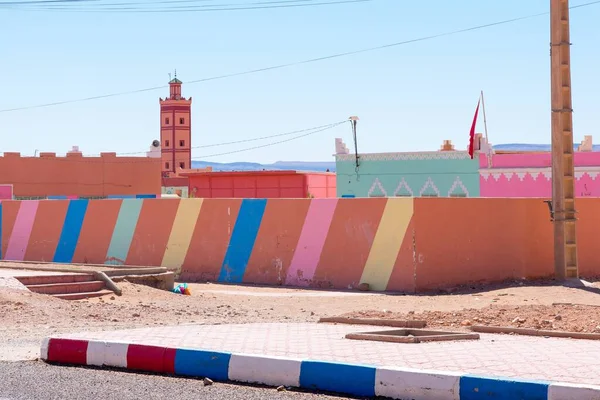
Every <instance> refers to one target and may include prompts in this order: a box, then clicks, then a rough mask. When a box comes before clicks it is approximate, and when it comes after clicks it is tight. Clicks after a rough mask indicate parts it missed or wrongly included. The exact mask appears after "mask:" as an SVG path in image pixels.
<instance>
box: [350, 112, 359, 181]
mask: <svg viewBox="0 0 600 400" xmlns="http://www.w3.org/2000/svg"><path fill="white" fill-rule="evenodd" d="M348 119H349V120H350V123H351V124H352V136H353V137H354V156H355V158H356V172H358V167H359V166H360V163H359V161H358V159H359V158H360V156H359V155H358V141H357V138H356V123H357V122H358V117H356V116H353V117H350V118H348Z"/></svg>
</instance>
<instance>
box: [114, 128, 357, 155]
mask: <svg viewBox="0 0 600 400" xmlns="http://www.w3.org/2000/svg"><path fill="white" fill-rule="evenodd" d="M344 122H346V121H342V122H335V123H333V124H327V125H321V126H315V127H313V128H308V129H301V130H297V131H292V132H285V133H277V134H275V135H268V136H260V137H255V138H250V139H243V140H236V141H233V142H222V143H213V144H206V145H202V146H192V147H190V149H191V150H194V149H207V148H210V147H221V146H229V145H232V144H241V143H248V142H256V141H259V140H265V139H272V138H276V137H282V136H289V135H294V134H297V133H304V132H308V131H314V130H315V129H321V128H325V130H327V129H331V128H334V127H336V126H338V125H340V124H343V123H344ZM319 132H321V131H319ZM313 133H315V132H313ZM146 152H147V150H146V151H133V152H127V153H117V154H118V155H133V154H145V153H146Z"/></svg>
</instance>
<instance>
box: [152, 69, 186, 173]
mask: <svg viewBox="0 0 600 400" xmlns="http://www.w3.org/2000/svg"><path fill="white" fill-rule="evenodd" d="M182 83H183V82H181V81H180V80H179V79H177V71H175V77H174V78H173V79H171V80H170V81H169V89H170V93H169V97H168V98H165V99H162V98H161V99H160V100H159V103H160V147H161V153H162V172H163V177H165V178H166V177H175V176H178V175H179V173H180V172H181V170H183V169H190V168H191V167H192V166H191V163H192V152H191V149H192V143H191V141H192V98H191V97H190V98H189V99H186V98H184V97H182V96H181V85H182Z"/></svg>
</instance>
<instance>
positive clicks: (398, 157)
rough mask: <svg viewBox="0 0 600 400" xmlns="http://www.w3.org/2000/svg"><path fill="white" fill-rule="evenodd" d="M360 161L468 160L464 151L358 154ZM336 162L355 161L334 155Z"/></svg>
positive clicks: (467, 155) (345, 156)
mask: <svg viewBox="0 0 600 400" xmlns="http://www.w3.org/2000/svg"><path fill="white" fill-rule="evenodd" d="M359 158H360V160H361V161H414V160H420V161H423V160H470V159H471V156H470V155H469V153H468V152H466V151H422V152H411V153H367V154H359ZM335 159H336V161H352V162H354V161H356V156H355V155H354V154H336V155H335Z"/></svg>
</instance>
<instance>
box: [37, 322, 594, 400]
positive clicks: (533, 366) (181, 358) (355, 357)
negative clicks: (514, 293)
mask: <svg viewBox="0 0 600 400" xmlns="http://www.w3.org/2000/svg"><path fill="white" fill-rule="evenodd" d="M384 329H386V328H383V329H382V327H369V326H349V325H333V324H312V323H305V324H247V325H184V326H173V327H157V328H146V329H137V330H127V331H115V332H99V333H93V332H87V333H80V334H70V335H65V336H60V337H56V338H53V339H50V341H49V342H48V341H46V342H45V344H44V346H43V348H42V359H45V360H46V359H47V360H49V361H58V362H69V363H75V364H87V365H108V366H116V367H125V368H133V369H147V368H143V365H141V364H143V363H141V364H140V363H139V362H138V364H136V361H135V360H134V358H135V357H136V354H138V353H139V354H138V356H139V355H140V354H141V356H143V357H146V358H147V357H149V356H148V354H150V352H148V351H141V350H140V349H141V347H140V346H129V347H128V345H143V346H155V347H156V348H157V349H162V350H161V352H158V353H156V352H155V353H154V354H158V357H159V364H160V366H158V367H152V368H150V369H149V370H150V371H155V372H175V373H178V374H183V375H195V376H202V375H199V374H201V373H204V374H205V375H207V376H210V371H208V370H207V369H205V368H204V367H206V365H207V364H206V363H209V364H210V363H212V362H216V363H217V364H218V362H217V361H216V360H218V359H219V357H221V356H222V355H223V354H226V355H228V356H227V357H229V358H227V363H226V364H219V365H217V364H215V365H216V367H215V368H217V369H219V368H221V369H220V371H221V372H220V373H216V375H213V376H214V377H215V378H216V379H224V380H227V379H230V380H239V381H243V382H260V383H267V384H274V385H278V384H289V385H291V386H302V387H307V386H306V385H302V379H303V378H302V373H304V370H305V368H308V365H309V364H307V367H305V365H304V363H307V362H310V361H309V360H312V361H314V360H318V361H322V362H325V363H322V364H328V365H337V366H338V367H340V366H344V365H345V366H346V368H350V367H351V366H352V365H363V366H364V365H366V366H371V367H375V368H373V375H374V376H373V383H371V386H373V384H374V385H375V388H371V389H370V390H367V391H364V390H362V389H360V390H359V389H356V388H355V389H356V390H354V389H352V387H350V388H349V389H348V388H346V389H348V390H345V388H341V389H342V390H338V389H340V388H338V387H337V386H334V387H328V386H325V387H323V385H322V384H321V385H319V384H312V385H308V387H314V388H319V389H330V390H332V389H333V390H334V391H341V392H345V393H352V394H358V395H370V394H378V395H388V396H390V395H391V397H396V396H398V397H397V398H401V397H400V395H410V396H413V397H411V398H414V399H429V398H431V399H446V398H448V399H459V398H460V399H463V398H464V399H471V398H472V399H475V398H487V397H468V396H467V397H465V394H464V393H463V391H466V390H468V388H469V387H470V386H469V385H471V386H472V385H475V386H474V387H472V388H471V389H472V390H471V392H472V393H483V392H486V393H488V394H489V393H491V392H494V391H497V390H501V389H498V388H497V387H496V386H494V385H496V383H494V384H493V385H492V386H493V387H494V388H486V389H485V390H483V387H484V386H485V384H482V383H481V382H479V381H476V382H475V383H473V382H471V381H469V380H468V379H471V378H468V376H469V375H475V376H478V377H491V378H494V377H498V378H502V379H499V380H498V382H500V381H502V382H511V381H525V380H534V381H536V383H535V385H538V386H539V385H541V386H540V387H541V388H542V389H540V387H538V386H535V388H537V389H535V388H532V387H528V388H526V389H523V388H522V387H521V386H519V388H520V389H518V390H520V391H519V392H518V393H521V392H523V390H525V392H526V393H527V395H526V396H525V395H523V396H525V397H520V396H521V395H520V394H515V393H517V392H511V394H510V396H509V397H506V398H514V399H519V398H522V399H549V398H553V399H554V398H556V399H558V398H561V399H563V400H564V399H571V398H572V399H581V400H587V399H596V400H598V399H600V387H599V388H595V390H593V391H592V390H591V389H589V390H586V391H585V394H584V393H583V392H577V393H578V394H577V395H576V397H572V394H566V393H567V392H565V391H564V390H568V391H569V393H573V392H572V391H573V390H575V389H573V388H568V385H566V386H565V385H550V384H549V382H562V383H568V384H576V386H581V385H594V384H595V385H598V384H600V342H596V341H587V340H570V339H551V338H548V339H546V338H537V337H525V336H512V335H485V334H484V335H481V339H480V340H476V341H453V342H452V341H451V342H438V343H420V344H398V343H383V342H367V341H355V340H348V339H345V338H344V336H345V335H346V334H347V333H350V332H368V331H373V330H384ZM58 338H67V339H71V340H75V341H74V342H69V341H60V340H58ZM88 342H89V344H88ZM135 349H137V350H135ZM173 349H177V350H176V351H175V350H173ZM195 350H202V351H204V356H198V354H200V353H197V354H196V355H195V356H194V353H193V351H195ZM134 353H136V354H134ZM143 353H145V354H143ZM211 354H220V355H221V356H218V355H217V356H214V357H215V358H212V357H213V356H210V355H211ZM232 355H233V356H235V355H257V356H260V357H259V358H260V362H259V364H256V365H254V366H252V365H250V366H248V365H247V364H248V363H249V362H250V361H248V360H245V361H244V362H242V364H244V365H246V367H245V369H244V371H247V370H248V368H249V370H251V371H254V372H252V373H250V375H252V376H251V377H250V378H252V379H250V378H247V377H246V378H244V379H232V368H234V367H232V365H230V364H229V363H230V362H231V363H234V359H233V358H231V356H232ZM194 357H196V358H194ZM198 357H200V358H198ZM202 357H205V358H206V357H208V358H206V359H205V360H204V361H202V359H203V358H202ZM171 358H172V360H171V361H169V360H170V359H171ZM230 358H231V360H230ZM281 359H285V360H294V361H295V362H302V366H301V367H300V364H298V377H295V378H292V379H291V382H290V379H288V378H289V377H286V376H287V375H286V376H279V375H281V373H289V374H291V375H290V376H293V375H294V374H295V372H293V371H287V372H286V368H288V367H289V368H292V369H294V368H295V367H293V366H289V365H288V366H286V364H281V365H279V366H278V364H277V363H278V362H281ZM199 360H200V361H199ZM269 360H270V365H271V367H268V366H265V365H264V363H267V364H268V363H269ZM278 360H279V361H278ZM151 361H152V360H147V359H146V360H145V361H144V362H145V363H146V365H150V364H151V363H152V362H151ZM154 361H155V362H156V360H154ZM169 362H172V363H173V364H174V365H173V368H172V370H171V368H170V367H166V365H167V364H168V363H169ZM223 362H224V361H223ZM236 362H238V363H239V362H241V361H236ZM148 363H150V364H148ZM134 364H135V365H137V367H136V366H134ZM250 364H252V362H250ZM348 364H350V367H349V366H348ZM189 365H195V367H194V366H192V367H190V366H189ZM258 365H260V368H258ZM273 365H275V367H273ZM202 366H204V367H202ZM138 367H141V368H138ZM190 368H191V369H190ZM223 368H225V369H224V370H223ZM300 368H302V373H301V372H300ZM315 368H316V369H315V370H313V371H312V374H313V375H314V376H313V377H312V379H313V380H317V381H318V380H319V376H323V377H325V376H327V372H326V371H325V372H324V371H322V370H320V369H319V368H321V367H318V368H317V367H315ZM365 368H367V367H365ZM369 368H370V367H369ZM234 369H235V368H234ZM415 370H418V371H415ZM207 371H208V372H207ZM344 371H345V372H344ZM352 371H354V372H352ZM352 371H350V372H349V371H346V370H343V368H342V370H339V369H338V370H337V372H336V374H334V376H337V375H339V374H342V375H344V376H346V380H345V382H342V383H343V384H345V385H346V386H348V385H349V382H350V381H353V382H354V383H356V384H357V385H358V384H359V383H360V381H361V379H362V380H363V381H365V382H368V381H369V379H370V378H369V376H367V375H368V374H367V375H364V374H363V375H361V374H362V373H363V372H364V371H363V372H357V371H358V370H352ZM386 371H387V372H386ZM389 371H396V372H395V373H397V372H398V371H400V372H401V373H403V374H407V373H410V374H415V373H416V374H419V373H421V375H419V376H425V377H427V379H432V378H431V377H432V376H435V377H436V378H435V380H436V381H439V382H441V381H443V382H446V383H444V384H442V385H441V389H440V390H441V392H440V393H444V395H443V396H442V395H439V396H437V397H422V396H421V395H417V394H415V393H416V392H414V391H415V390H417V389H418V388H417V389H415V388H412V389H411V390H412V391H411V392H406V390H405V389H406V387H404V386H406V385H404V384H402V385H404V386H402V385H400V384H398V383H396V384H391V383H389V382H388V384H387V385H384V386H386V387H380V388H379V390H378V389H377V385H378V384H379V385H380V386H381V382H382V376H386V375H385V374H386V373H387V374H388V375H389V374H390V373H391V372H389ZM431 371H443V372H439V373H437V372H431ZM354 373H356V374H358V375H357V376H355V375H353V374H354ZM245 374H248V373H247V372H245ZM260 374H263V375H265V376H258V375H260ZM269 374H270V375H271V376H266V375H269ZM306 374H308V375H310V374H311V372H306ZM306 374H305V375H306ZM233 375H235V376H237V375H236V372H235V371H234V372H233ZM238 375H239V373H238ZM242 375H244V374H242ZM284 375H285V374H284ZM308 375H306V376H308ZM375 375H376V376H377V379H375ZM235 376H233V378H235ZM353 376H354V378H352V377H353ZM273 377H275V378H277V377H279V378H277V379H280V380H282V381H281V382H279V381H277V379H275V378H273ZM442 378H443V379H442ZM467 378H468V379H467ZM306 379H308V380H309V381H310V379H309V378H306V377H305V381H306ZM331 379H332V378H331V377H330V378H329V380H330V381H331ZM390 379H391V381H394V380H395V381H397V380H398V379H400V378H398V377H393V378H389V379H388V380H390ZM402 379H404V380H406V379H408V378H406V377H404V378H402ZM402 379H401V380H402ZM415 379H416V378H414V377H412V378H411V379H409V380H407V381H404V380H402V381H403V382H405V383H406V382H411V383H410V385H419V382H420V381H419V379H416V380H415ZM440 379H441V381H440ZM448 379H450V380H448ZM473 379H474V378H473ZM477 379H480V378H477ZM486 379H487V378H486ZM338 380H339V379H338ZM283 381H286V382H283ZM391 381H390V382H391ZM459 381H460V388H459V387H458V385H459ZM295 382H296V383H298V384H294V383H295ZM377 382H379V383H377ZM486 382H487V381H486ZM491 382H495V381H493V380H492V381H491ZM305 383H306V382H305ZM332 384H333V383H332ZM512 384H513V385H514V382H513V383H512ZM518 384H519V385H526V383H522V382H521V383H518ZM399 385H400V386H399ZM482 385H483V386H482ZM350 386H352V385H351V384H350ZM426 386H431V385H430V384H424V387H426ZM543 387H545V389H543ZM565 387H567V389H565ZM480 388H481V389H482V390H480ZM561 388H562V389H561ZM422 389H423V388H422ZM538 389H540V390H542V392H543V391H544V390H545V393H546V396H543V395H541V394H539V393H538V392H536V390H538ZM423 390H425V389H423ZM502 390H504V389H502ZM511 390H512V389H511ZM561 390H563V391H561ZM371 392H372V393H371ZM417 392H418V390H417ZM459 392H460V396H459ZM525 392H523V393H525ZM559 392H560V393H559ZM419 393H421V392H419ZM424 393H425V392H424ZM449 393H450V394H451V395H452V396H453V397H446V395H448V396H450V395H449ZM472 393H471V394H472ZM536 393H538V394H536ZM548 393H554V395H553V396H554V397H552V396H551V395H550V394H548ZM557 393H559V394H560V396H561V397H556V396H558V395H559V394H557ZM429 394H432V392H431V390H430V391H429ZM423 396H424V395H423ZM565 396H566V397H565ZM497 398H505V397H503V396H500V397H497Z"/></svg>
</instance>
